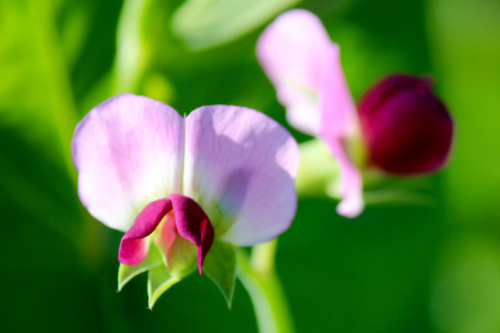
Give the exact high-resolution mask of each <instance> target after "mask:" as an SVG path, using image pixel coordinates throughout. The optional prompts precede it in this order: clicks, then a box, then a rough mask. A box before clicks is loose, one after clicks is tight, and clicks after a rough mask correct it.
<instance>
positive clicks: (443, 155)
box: [359, 75, 453, 175]
mask: <svg viewBox="0 0 500 333" xmlns="http://www.w3.org/2000/svg"><path fill="white" fill-rule="evenodd" d="M359 117H360V122H361V128H362V132H363V137H364V139H365V141H366V143H367V145H368V149H369V164H370V165H372V166H375V167H378V168H380V169H382V170H384V171H386V172H389V173H394V174H407V175H411V174H420V173H427V172H433V171H437V170H438V169H440V168H441V167H442V166H443V164H444V163H445V162H446V160H447V157H448V155H449V151H450V147H451V144H452V138H453V120H452V118H451V116H450V114H449V113H448V110H447V109H446V107H445V106H444V104H443V103H442V102H441V101H440V100H439V99H438V98H437V97H436V96H435V95H434V94H433V93H432V91H431V83H430V82H429V81H428V80H426V79H423V78H419V77H414V76H409V75H394V76H390V77H388V78H386V79H384V80H382V81H381V82H379V83H378V84H377V85H375V87H374V88H372V89H371V90H370V91H369V92H368V93H367V94H366V96H365V97H364V98H363V100H362V101H361V103H360V107H359Z"/></svg>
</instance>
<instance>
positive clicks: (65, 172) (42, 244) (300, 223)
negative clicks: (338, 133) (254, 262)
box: [0, 0, 500, 333]
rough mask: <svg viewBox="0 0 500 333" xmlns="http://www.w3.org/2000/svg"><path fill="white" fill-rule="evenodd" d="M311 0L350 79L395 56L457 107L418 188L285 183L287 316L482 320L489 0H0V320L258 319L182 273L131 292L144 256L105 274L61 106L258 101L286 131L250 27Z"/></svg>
mask: <svg viewBox="0 0 500 333" xmlns="http://www.w3.org/2000/svg"><path fill="white" fill-rule="evenodd" d="M293 7H297V8H305V9H308V10H310V11H312V12H313V13H315V14H316V15H318V16H319V17H320V18H321V20H322V21H323V23H324V24H325V26H326V28H327V30H328V32H329V34H330V36H331V38H332V40H334V41H336V42H337V43H339V44H340V46H341V50H342V62H343V65H344V69H345V72H346V75H347V79H348V82H349V86H350V88H351V90H352V92H353V94H354V96H355V97H356V98H358V97H359V96H360V95H361V94H362V93H363V92H364V91H365V90H366V89H367V88H368V87H369V85H371V84H372V83H373V82H374V80H376V79H378V78H381V77H382V76H384V75H387V74H390V73H395V72H407V73H415V74H424V73H430V74H432V75H433V76H434V77H435V81H436V86H435V89H436V91H437V93H438V94H439V96H440V97H441V98H443V100H444V101H445V103H446V104H447V105H448V107H449V109H450V111H451V112H452V114H453V115H454V117H455V119H456V122H457V125H458V126H457V127H458V130H457V137H456V142H455V152H454V156H453V158H452V160H451V161H450V164H449V166H448V167H447V168H446V169H445V170H444V171H443V172H441V173H440V174H437V175H434V176H432V177H427V178H423V179H417V180H412V184H414V185H415V184H417V187H418V188H419V189H420V190H421V191H425V192H426V193H428V194H429V195H431V197H432V200H431V203H430V204H427V205H409V204H408V205H403V204H379V205H372V206H369V207H368V208H367V209H366V211H365V212H364V213H363V214H362V215H361V216H360V217H359V218H356V219H354V220H348V219H345V218H343V217H340V216H338V215H337V214H336V213H335V207H336V204H337V203H336V202H335V201H334V200H331V199H328V198H303V199H300V201H299V209H298V214H297V217H296V219H295V221H294V222H293V224H292V227H291V228H290V230H289V231H288V232H286V233H285V234H283V236H282V237H281V238H280V244H279V248H278V254H277V269H278V273H279V275H280V277H281V279H282V282H283V285H284V288H285V290H286V293H287V297H288V299H289V302H290V305H291V309H292V312H293V316H294V319H295V325H296V329H297V331H298V332H364V333H366V332H384V333H388V332H395V333H396V332H398V333H403V332H443V333H496V332H500V204H499V203H498V200H499V199H498V198H500V153H499V151H500V150H499V148H500V130H499V127H500V93H499V91H500V61H499V59H500V2H499V1H497V0H426V1H424V0H407V1H399V0H378V1H372V0H335V1H326V0H306V1H300V0H187V1H181V0H106V1H100V0H0V212H1V214H2V215H1V216H2V217H1V221H2V222H1V227H2V231H1V232H0V258H1V262H2V265H0V267H1V268H0V270H1V271H0V299H1V302H0V307H1V309H0V318H1V322H2V331H4V332H89V331H91V332H95V333H97V332H241V333H243V332H256V331H257V325H256V322H255V317H254V312H253V308H252V304H251V303H250V299H249V296H248V294H247V293H246V291H245V289H244V288H243V287H242V285H241V284H240V283H238V284H237V286H236V292H235V296H234V301H233V308H232V310H228V309H227V306H226V303H225V301H224V298H223V297H222V295H221V294H220V292H219V290H218V289H217V287H216V286H215V285H214V284H213V283H212V282H211V281H209V279H208V278H206V277H200V276H198V275H197V274H193V275H191V276H190V277H189V278H187V279H186V280H184V281H182V282H181V283H179V284H177V285H175V286H173V287H172V288H171V289H170V290H169V291H168V292H167V293H165V294H164V295H163V296H162V297H161V298H160V300H159V301H158V303H157V304H156V306H155V308H154V310H153V311H150V310H148V309H147V293H146V275H145V274H143V275H141V276H139V277H137V278H135V279H134V280H133V281H132V282H130V283H129V284H128V285H127V286H126V287H125V288H124V290H123V291H122V292H120V293H118V292H116V290H117V280H116V279H117V270H118V260H117V251H118V244H119V241H120V238H121V236H122V234H121V233H120V232H118V231H115V230H110V229H108V228H106V227H105V226H104V225H102V224H100V223H99V222H97V221H95V220H94V219H92V218H91V217H90V216H89V215H88V213H87V212H86V211H85V209H84V208H83V207H82V205H81V204H80V202H79V199H78V196H77V190H76V171H75V170H74V167H73V165H72V162H71V155H70V141H71V137H72V134H73V130H74V128H75V126H76V124H77V122H78V121H79V120H80V119H81V118H82V117H83V116H84V115H85V114H86V113H87V112H88V111H89V110H90V109H91V108H92V107H93V106H95V105H96V104H98V103H99V102H101V101H103V100H104V99H106V98H108V97H110V96H112V95H115V94H117V93H120V92H126V91H127V92H134V93H137V94H142V95H147V96H149V97H152V98H155V99H158V100H161V101H163V102H165V103H168V104H170V105H172V106H173V107H174V108H175V109H177V110H178V111H179V112H180V113H181V114H183V113H189V112H190V111H191V110H193V109H195V108H197V107H199V106H202V105H209V104H234V105H241V106H247V107H251V108H254V109H257V110H260V111H262V112H265V113H267V114H268V115H270V116H271V117H273V118H275V119H277V120H278V121H280V122H281V123H283V124H284V125H285V126H287V128H288V129H289V130H290V131H291V132H292V133H293V134H294V136H295V137H296V138H297V140H298V141H299V142H303V141H306V140H308V139H309V137H307V136H306V135H304V134H301V133H298V132H296V131H294V130H293V129H292V128H290V127H288V125H287V124H286V123H285V121H284V120H285V118H284V115H285V113H284V109H283V107H282V106H281V105H279V104H278V102H277V101H276V98H275V91H274V89H273V87H272V86H271V84H270V82H269V81H268V80H267V78H266V76H265V74H264V73H263V71H262V70H261V68H260V67H259V65H258V63H257V60H256V57H255V44H256V41H257V38H258V36H259V34H260V33H261V32H262V30H263V28H264V27H265V25H266V24H268V23H269V22H270V21H271V20H272V19H273V18H274V17H275V16H276V15H278V14H279V13H281V12H283V11H285V10H287V9H289V8H293Z"/></svg>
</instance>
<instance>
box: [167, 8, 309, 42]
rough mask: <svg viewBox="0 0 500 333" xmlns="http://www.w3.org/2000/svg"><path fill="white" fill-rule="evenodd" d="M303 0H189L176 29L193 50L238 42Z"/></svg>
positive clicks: (174, 24)
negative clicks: (245, 35) (240, 38)
mask: <svg viewBox="0 0 500 333" xmlns="http://www.w3.org/2000/svg"><path fill="white" fill-rule="evenodd" d="M299 2H300V0H254V1H248V0H188V1H186V2H185V3H184V4H183V5H182V6H180V7H179V8H178V9H177V11H176V12H175V13H174V16H173V18H172V29H173V31H174V32H175V34H176V35H177V37H179V38H181V39H183V40H184V42H186V44H187V46H188V47H190V48H192V49H205V48H209V47H213V46H217V45H221V44H225V43H228V42H230V41H232V40H235V39H237V38H239V37H241V36H243V35H244V34H246V33H248V32H250V31H251V30H253V29H255V28H257V27H258V26H260V25H261V24H263V23H265V22H267V21H268V20H270V19H271V18H272V17H273V16H275V15H276V14H278V13H280V12H281V11H283V10H285V9H287V8H290V7H292V6H294V5H295V4H297V3H299Z"/></svg>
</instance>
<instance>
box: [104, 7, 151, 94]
mask: <svg viewBox="0 0 500 333" xmlns="http://www.w3.org/2000/svg"><path fill="white" fill-rule="evenodd" d="M150 2H151V1H150V0H125V1H124V3H123V7H122V11H121V14H120V18H119V21H118V28H117V40H116V44H117V45H116V57H115V63H114V72H113V80H114V82H113V85H114V86H113V93H114V94H121V93H126V92H128V93H134V92H136V91H137V89H138V85H139V79H140V77H141V75H142V73H143V70H144V67H145V64H146V62H147V52H146V47H145V45H144V41H143V39H142V24H143V20H144V14H145V12H146V9H147V6H148V5H149V3H150Z"/></svg>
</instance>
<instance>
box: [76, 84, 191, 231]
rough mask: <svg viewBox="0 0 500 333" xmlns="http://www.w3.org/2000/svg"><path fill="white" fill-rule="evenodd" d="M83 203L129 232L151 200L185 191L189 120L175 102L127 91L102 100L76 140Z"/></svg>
mask: <svg viewBox="0 0 500 333" xmlns="http://www.w3.org/2000/svg"><path fill="white" fill-rule="evenodd" d="M72 153H73V161H74V163H75V166H76V168H77V170H78V173H79V178H78V191H79V195H80V199H81V201H82V203H83V204H84V205H85V206H86V208H87V209H88V210H89V212H90V213H91V214H92V215H93V216H94V217H95V218H96V219H98V220H99V221H101V222H102V223H104V224H106V225H107V226H109V227H111V228H115V229H118V230H122V231H127V230H129V229H130V227H132V225H133V223H134V220H135V218H136V216H137V215H138V214H139V213H140V212H141V211H142V210H143V208H144V207H145V206H146V205H147V204H148V203H150V202H152V201H155V200H158V199H162V198H167V197H168V195H169V194H170V193H179V192H180V190H181V179H182V161H183V154H184V119H183V118H182V117H181V116H180V115H179V114H178V113H177V112H176V111H175V110H174V109H172V108H171V107H170V106H168V105H165V104H163V103H161V102H158V101H155V100H152V99H149V98H147V97H142V96H135V95H132V94H123V95H118V96H115V97H112V98H110V99H108V100H106V101H104V102H103V103H101V104H99V105H97V106H96V107H95V108H94V109H93V110H92V111H90V112H89V113H88V114H87V116H86V117H85V118H84V119H83V120H82V121H81V122H80V123H79V124H78V126H77V128H76V130H75V134H74V136H73V141H72Z"/></svg>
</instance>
